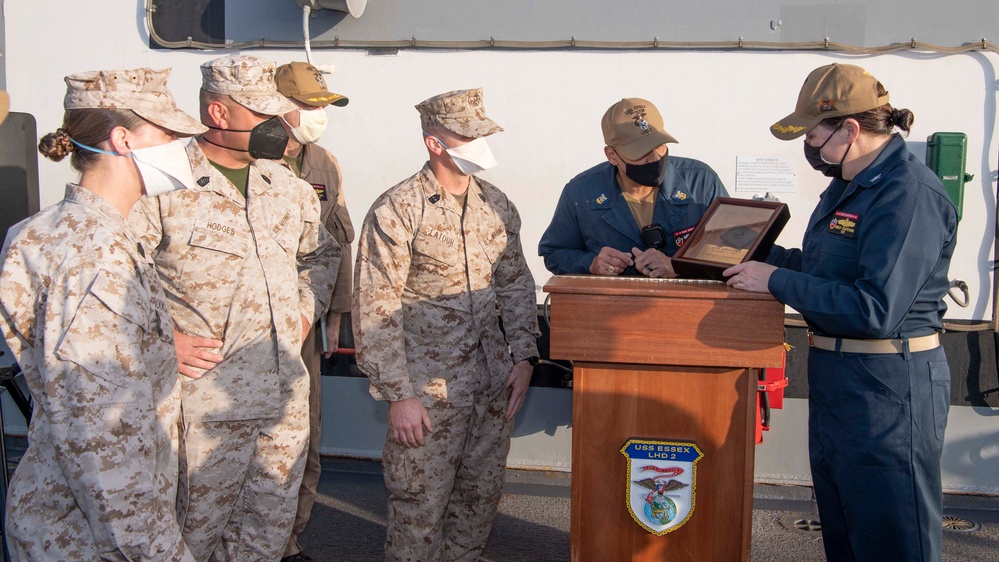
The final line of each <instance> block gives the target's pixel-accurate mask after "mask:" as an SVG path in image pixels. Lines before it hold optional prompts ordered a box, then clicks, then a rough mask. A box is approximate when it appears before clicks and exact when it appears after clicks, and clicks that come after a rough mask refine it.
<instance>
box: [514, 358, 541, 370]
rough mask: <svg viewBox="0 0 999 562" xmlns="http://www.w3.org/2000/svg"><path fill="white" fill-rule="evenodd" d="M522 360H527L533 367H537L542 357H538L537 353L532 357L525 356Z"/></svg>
mask: <svg viewBox="0 0 999 562" xmlns="http://www.w3.org/2000/svg"><path fill="white" fill-rule="evenodd" d="M520 361H527V362H528V363H530V364H531V366H532V367H536V366H537V365H538V363H540V362H541V358H540V357H538V356H537V355H532V356H530V357H525V358H523V359H521V360H520ZM520 361H517V363H520Z"/></svg>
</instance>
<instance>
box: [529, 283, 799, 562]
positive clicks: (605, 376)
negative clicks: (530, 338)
mask: <svg viewBox="0 0 999 562" xmlns="http://www.w3.org/2000/svg"><path fill="white" fill-rule="evenodd" d="M544 290H545V291H546V292H548V293H550V294H551V314H550V319H551V357H552V358H555V359H568V360H572V361H573V362H574V363H573V371H574V375H573V406H572V426H573V428H572V525H571V540H572V560H573V562H588V561H593V562H596V561H599V562H627V561H632V560H635V561H643V560H650V561H651V560H657V561H659V560H670V561H679V560H692V561H707V560H711V561H714V560H719V561H730V560H749V554H750V541H751V538H752V533H751V528H752V510H753V462H754V442H753V441H754V438H753V432H754V424H755V423H756V413H755V411H754V410H755V408H756V400H755V393H756V385H757V376H758V369H759V368H765V367H780V366H781V351H782V343H783V341H784V306H783V305H782V304H780V303H779V302H777V301H776V300H774V298H773V297H771V296H770V295H768V294H760V293H749V292H745V291H739V290H736V289H730V288H728V287H726V286H725V285H724V284H721V283H717V282H669V281H665V280H654V279H644V278H614V277H595V276H556V277H553V278H552V279H551V280H550V281H549V282H548V284H547V285H545V288H544ZM635 440H637V443H638V445H634V444H633V445H631V449H635V448H637V449H642V448H648V449H658V450H660V451H662V450H680V449H684V450H687V452H688V453H690V454H692V455H696V452H699V453H701V456H700V457H698V458H697V459H696V462H694V463H693V464H692V465H690V464H687V465H683V464H680V465H677V466H673V465H670V464H669V463H665V464H664V463H663V462H659V463H658V467H657V466H653V465H655V464H656V463H654V462H652V461H646V460H640V461H638V462H635V461H636V459H633V458H631V457H629V456H628V453H626V452H625V450H624V448H625V447H626V445H628V444H629V443H634V442H635ZM662 442H665V443H666V444H667V445H669V444H670V443H674V442H683V443H691V444H694V445H696V446H695V447H681V448H679V449H678V448H675V447H670V446H666V447H663V446H662V445H656V446H651V445H646V444H645V443H662ZM695 451H696V452H695ZM662 456H663V455H662V454H661V453H653V454H652V457H656V458H661V457H662ZM690 458H693V457H690ZM688 460H689V459H688ZM646 465H647V466H646ZM633 466H634V468H635V469H636V470H637V469H643V470H645V471H646V472H647V473H648V475H649V477H648V478H642V477H638V476H635V473H634V472H632V470H633ZM677 473H682V474H683V475H682V476H680V477H677V478H676V480H678V481H677V482H671V479H673V478H672V476H671V475H673V474H677ZM683 478H689V480H687V482H686V484H684V483H681V482H679V480H681V479H683ZM643 484H644V485H645V487H642V485H643ZM657 486H659V491H658V492H657V491H656V487H657ZM673 488H679V489H678V490H674V491H676V492H677V493H678V494H680V495H672V496H670V497H672V498H675V499H674V500H663V499H659V500H658V503H657V502H656V498H655V496H656V494H657V493H658V494H660V495H659V496H658V497H659V498H661V497H662V496H663V495H669V494H670V492H669V491H670V490H671V489H673ZM683 493H686V494H688V496H687V497H682V494H683ZM633 502H637V503H633ZM664 502H665V503H664ZM684 502H687V504H689V505H687V508H686V509H687V511H686V512H685V513H686V515H684V514H683V512H682V509H683V505H684ZM646 503H647V504H648V507H647V508H646V509H648V511H642V509H643V508H645V504H646ZM667 504H669V505H667ZM629 505H631V506H634V507H629ZM664 505H667V507H666V509H667V510H668V509H670V507H669V506H672V509H673V511H672V512H669V513H671V514H676V513H677V512H681V513H680V516H677V517H676V518H675V519H674V520H673V521H672V522H670V523H666V525H667V526H670V525H672V527H670V528H668V529H665V530H664V529H663V528H662V527H659V526H656V525H657V524H656V523H655V522H662V521H666V520H667V519H668V516H664V515H663V513H664V512H663V511H662V509H663V506H664ZM654 508H658V509H659V511H656V510H655V509H654ZM647 515H649V516H652V517H653V518H652V519H649V517H647ZM681 517H684V519H683V521H682V522H681V521H680V518H681Z"/></svg>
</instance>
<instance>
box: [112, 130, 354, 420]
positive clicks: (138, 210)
mask: <svg viewBox="0 0 999 562" xmlns="http://www.w3.org/2000/svg"><path fill="white" fill-rule="evenodd" d="M187 152H188V156H189V157H190V158H191V165H192V168H193V171H194V177H195V178H199V179H198V180H197V183H198V186H199V188H198V189H181V190H177V191H173V192H170V193H168V194H166V195H161V196H160V197H156V198H155V199H144V200H143V201H141V202H140V203H139V204H137V205H136V206H135V208H134V209H133V210H132V215H131V217H130V219H129V220H130V221H131V222H132V224H133V225H135V226H136V230H137V231H138V232H141V233H142V241H143V244H144V245H146V247H148V248H152V255H153V258H154V260H155V262H156V268H157V270H158V271H159V274H160V278H161V279H162V280H163V284H164V288H165V289H166V293H167V297H168V298H169V300H170V310H171V313H172V314H173V320H174V323H176V325H177V329H178V330H179V331H180V332H182V333H184V334H187V335H192V336H202V337H207V338H214V339H218V340H222V342H223V346H222V349H221V350H220V351H219V353H220V354H221V355H222V356H223V357H224V358H225V359H223V361H222V362H221V363H219V364H218V365H216V366H215V368H213V369H212V370H210V371H209V372H207V373H206V374H205V375H204V376H202V377H201V378H199V379H196V380H195V379H188V378H186V377H184V378H183V379H182V380H183V385H184V412H183V415H184V420H185V421H188V422H195V421H233V420H245V419H258V418H273V417H282V416H283V415H284V414H285V408H286V406H287V404H286V402H287V401H288V399H289V397H290V392H291V390H292V388H291V387H292V386H297V385H300V384H304V385H306V387H307V385H308V380H307V373H306V370H305V366H304V364H303V363H302V357H301V354H300V351H299V350H300V349H301V348H302V318H301V317H302V315H304V316H305V317H306V318H307V319H309V321H310V322H314V321H315V320H317V319H318V318H319V316H320V315H321V314H325V313H326V309H327V307H328V306H329V299H330V294H331V293H332V291H333V283H334V281H335V276H336V275H335V273H336V268H337V266H338V265H339V261H340V247H339V246H338V245H337V243H336V241H335V240H333V238H332V237H330V235H329V233H328V232H327V231H326V229H325V228H323V227H322V226H321V225H320V224H319V202H318V201H317V200H316V196H315V193H314V192H313V190H312V189H311V188H310V187H309V185H308V184H307V183H305V182H303V181H301V180H299V179H298V178H295V177H294V175H292V173H291V171H290V170H288V169H287V168H285V167H284V166H283V165H281V164H279V163H277V162H274V161H270V160H257V161H256V162H254V163H253V164H251V165H250V172H249V173H250V176H249V184H248V185H247V188H246V192H247V197H245V198H244V197H243V196H242V195H241V194H240V193H239V191H237V190H236V188H235V187H233V185H232V184H231V183H230V182H229V180H227V179H226V178H225V176H223V175H222V174H221V173H220V172H219V171H218V170H216V169H215V167H213V166H212V165H211V163H210V162H209V161H208V159H207V158H206V157H205V154H204V152H202V151H201V148H200V147H199V146H198V143H197V141H192V142H191V144H190V145H188V148H187Z"/></svg>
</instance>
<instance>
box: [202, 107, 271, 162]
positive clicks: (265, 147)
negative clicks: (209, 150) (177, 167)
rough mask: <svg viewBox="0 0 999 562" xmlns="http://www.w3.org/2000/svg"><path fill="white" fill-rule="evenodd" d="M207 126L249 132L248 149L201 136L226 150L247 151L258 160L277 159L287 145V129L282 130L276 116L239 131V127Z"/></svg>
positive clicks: (231, 131)
mask: <svg viewBox="0 0 999 562" xmlns="http://www.w3.org/2000/svg"><path fill="white" fill-rule="evenodd" d="M208 128H209V129H218V130H220V131H229V132H230V133H250V143H249V146H248V147H247V148H248V150H243V149H242V148H232V147H230V146H223V145H221V144H218V143H216V142H212V141H210V140H208V139H206V138H204V137H202V138H203V139H204V140H205V142H207V143H209V144H214V145H215V146H219V147H222V148H226V149H228V150H236V151H238V152H249V153H250V156H251V157H253V158H255V159H258V160H259V159H264V160H279V159H281V158H283V157H284V149H285V147H287V146H288V131H285V130H284V127H282V126H281V120H280V119H278V118H277V117H276V116H275V117H271V118H270V119H268V120H266V121H263V122H261V123H260V124H258V125H257V126H256V127H254V128H253V129H251V130H249V131H246V130H242V131H241V130H239V129H219V128H218V127H208Z"/></svg>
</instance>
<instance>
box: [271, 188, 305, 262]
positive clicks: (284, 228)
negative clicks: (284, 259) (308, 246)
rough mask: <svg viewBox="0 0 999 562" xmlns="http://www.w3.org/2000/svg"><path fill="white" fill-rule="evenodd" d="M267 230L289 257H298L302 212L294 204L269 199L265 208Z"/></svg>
mask: <svg viewBox="0 0 999 562" xmlns="http://www.w3.org/2000/svg"><path fill="white" fill-rule="evenodd" d="M265 216H266V217H267V221H268V224H267V229H268V231H269V233H270V235H271V236H272V237H273V238H274V240H276V241H277V243H278V244H279V245H280V246H281V248H282V249H283V250H284V251H285V252H287V253H288V254H289V255H292V256H294V255H297V253H298V240H299V237H300V235H301V232H302V212H301V209H299V208H298V207H297V206H296V205H293V204H292V203H289V202H286V201H282V200H277V199H268V200H267V202H266V206H265Z"/></svg>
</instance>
